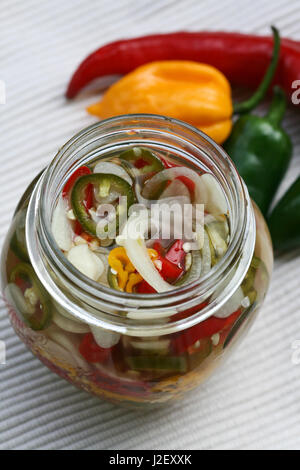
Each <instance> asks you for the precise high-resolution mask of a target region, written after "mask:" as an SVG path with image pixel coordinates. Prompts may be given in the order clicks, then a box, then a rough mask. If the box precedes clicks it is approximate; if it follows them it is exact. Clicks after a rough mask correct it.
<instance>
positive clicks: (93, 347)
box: [79, 333, 112, 363]
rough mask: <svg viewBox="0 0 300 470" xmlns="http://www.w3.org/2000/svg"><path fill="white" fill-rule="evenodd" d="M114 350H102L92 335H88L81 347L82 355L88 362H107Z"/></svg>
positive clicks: (85, 336)
mask: <svg viewBox="0 0 300 470" xmlns="http://www.w3.org/2000/svg"><path fill="white" fill-rule="evenodd" d="M111 349H112V348H101V347H100V346H98V344H97V343H96V341H95V340H94V336H93V334H92V333H86V334H85V335H84V337H83V339H82V341H81V343H80V345H79V352H80V354H81V355H82V356H83V357H84V358H85V359H86V360H87V361H88V362H101V363H103V362H106V361H107V359H108V358H109V356H110V354H111Z"/></svg>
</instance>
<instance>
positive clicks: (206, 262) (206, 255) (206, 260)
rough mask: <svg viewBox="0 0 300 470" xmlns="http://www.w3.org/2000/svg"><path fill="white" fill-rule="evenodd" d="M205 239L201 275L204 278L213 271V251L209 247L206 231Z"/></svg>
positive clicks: (204, 233)
mask: <svg viewBox="0 0 300 470" xmlns="http://www.w3.org/2000/svg"><path fill="white" fill-rule="evenodd" d="M203 235H204V238H203V247H202V250H201V253H202V271H201V274H202V275H203V276H204V275H205V274H207V273H208V272H209V270H210V269H211V251H210V245H209V238H208V235H207V233H206V230H204V232H203Z"/></svg>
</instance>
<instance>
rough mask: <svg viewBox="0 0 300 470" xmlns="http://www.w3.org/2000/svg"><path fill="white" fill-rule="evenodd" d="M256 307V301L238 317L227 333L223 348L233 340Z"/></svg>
mask: <svg viewBox="0 0 300 470" xmlns="http://www.w3.org/2000/svg"><path fill="white" fill-rule="evenodd" d="M255 307H256V302H254V303H253V304H252V305H250V307H248V308H246V310H244V312H243V313H242V314H241V315H240V316H239V317H238V318H237V319H236V321H235V322H234V324H233V325H232V327H231V330H230V331H229V333H228V335H227V338H226V339H225V341H224V345H223V349H224V348H226V347H227V346H228V345H229V343H230V342H231V341H232V340H233V338H234V336H235V335H236V333H237V331H238V330H239V329H240V328H241V326H242V325H243V324H244V323H245V322H246V320H247V319H248V318H249V316H250V314H251V313H252V312H253V310H254V309H255Z"/></svg>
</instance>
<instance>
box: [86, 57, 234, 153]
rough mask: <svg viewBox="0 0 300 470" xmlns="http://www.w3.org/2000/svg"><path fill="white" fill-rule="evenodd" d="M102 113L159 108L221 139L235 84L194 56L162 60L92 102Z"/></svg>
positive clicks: (103, 115) (156, 110)
mask: <svg viewBox="0 0 300 470" xmlns="http://www.w3.org/2000/svg"><path fill="white" fill-rule="evenodd" d="M87 110H88V112H89V113H91V114H94V115H96V116H98V117H101V118H107V117H111V116H117V115H120V114H128V113H154V114H162V115H165V116H170V117H173V118H177V119H181V120H183V121H186V122H188V123H190V124H192V125H194V126H195V127H198V128H199V129H201V130H202V131H203V132H205V133H206V134H207V135H209V136H210V137H211V138H212V139H214V140H215V141H216V142H217V143H219V144H220V143H222V142H224V141H225V140H226V138H227V137H228V136H229V134H230V132H231V128H232V120H231V118H232V112H233V108H232V100H231V88H230V84H229V82H228V80H227V79H226V77H225V76H224V75H223V74H222V73H221V72H220V71H219V70H217V69H216V68H214V67H212V66H210V65H206V64H200V63H197V62H192V61H184V60H182V61H180V60H179V61H173V60H170V61H158V62H152V63H149V64H146V65H143V66H141V67H138V68H137V69H135V70H134V71H133V72H131V73H129V74H128V75H125V76H124V77H123V78H121V79H120V80H119V81H118V82H116V83H115V84H113V85H112V86H111V87H110V88H109V89H108V90H107V91H106V93H105V94H104V95H103V98H102V100H101V101H100V102H99V103H96V104H93V105H91V106H89V107H88V108H87Z"/></svg>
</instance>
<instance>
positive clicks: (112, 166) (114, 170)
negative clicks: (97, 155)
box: [94, 162, 132, 185]
mask: <svg viewBox="0 0 300 470" xmlns="http://www.w3.org/2000/svg"><path fill="white" fill-rule="evenodd" d="M94 173H108V174H111V175H116V176H119V177H120V178H122V179H123V180H125V181H127V183H128V184H130V185H132V179H131V178H130V176H129V174H128V173H127V171H126V170H124V168H123V167H122V166H120V165H116V163H111V162H99V163H97V165H96V166H95V168H94Z"/></svg>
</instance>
